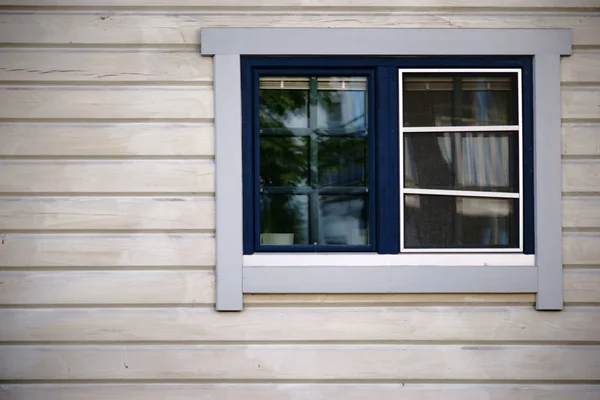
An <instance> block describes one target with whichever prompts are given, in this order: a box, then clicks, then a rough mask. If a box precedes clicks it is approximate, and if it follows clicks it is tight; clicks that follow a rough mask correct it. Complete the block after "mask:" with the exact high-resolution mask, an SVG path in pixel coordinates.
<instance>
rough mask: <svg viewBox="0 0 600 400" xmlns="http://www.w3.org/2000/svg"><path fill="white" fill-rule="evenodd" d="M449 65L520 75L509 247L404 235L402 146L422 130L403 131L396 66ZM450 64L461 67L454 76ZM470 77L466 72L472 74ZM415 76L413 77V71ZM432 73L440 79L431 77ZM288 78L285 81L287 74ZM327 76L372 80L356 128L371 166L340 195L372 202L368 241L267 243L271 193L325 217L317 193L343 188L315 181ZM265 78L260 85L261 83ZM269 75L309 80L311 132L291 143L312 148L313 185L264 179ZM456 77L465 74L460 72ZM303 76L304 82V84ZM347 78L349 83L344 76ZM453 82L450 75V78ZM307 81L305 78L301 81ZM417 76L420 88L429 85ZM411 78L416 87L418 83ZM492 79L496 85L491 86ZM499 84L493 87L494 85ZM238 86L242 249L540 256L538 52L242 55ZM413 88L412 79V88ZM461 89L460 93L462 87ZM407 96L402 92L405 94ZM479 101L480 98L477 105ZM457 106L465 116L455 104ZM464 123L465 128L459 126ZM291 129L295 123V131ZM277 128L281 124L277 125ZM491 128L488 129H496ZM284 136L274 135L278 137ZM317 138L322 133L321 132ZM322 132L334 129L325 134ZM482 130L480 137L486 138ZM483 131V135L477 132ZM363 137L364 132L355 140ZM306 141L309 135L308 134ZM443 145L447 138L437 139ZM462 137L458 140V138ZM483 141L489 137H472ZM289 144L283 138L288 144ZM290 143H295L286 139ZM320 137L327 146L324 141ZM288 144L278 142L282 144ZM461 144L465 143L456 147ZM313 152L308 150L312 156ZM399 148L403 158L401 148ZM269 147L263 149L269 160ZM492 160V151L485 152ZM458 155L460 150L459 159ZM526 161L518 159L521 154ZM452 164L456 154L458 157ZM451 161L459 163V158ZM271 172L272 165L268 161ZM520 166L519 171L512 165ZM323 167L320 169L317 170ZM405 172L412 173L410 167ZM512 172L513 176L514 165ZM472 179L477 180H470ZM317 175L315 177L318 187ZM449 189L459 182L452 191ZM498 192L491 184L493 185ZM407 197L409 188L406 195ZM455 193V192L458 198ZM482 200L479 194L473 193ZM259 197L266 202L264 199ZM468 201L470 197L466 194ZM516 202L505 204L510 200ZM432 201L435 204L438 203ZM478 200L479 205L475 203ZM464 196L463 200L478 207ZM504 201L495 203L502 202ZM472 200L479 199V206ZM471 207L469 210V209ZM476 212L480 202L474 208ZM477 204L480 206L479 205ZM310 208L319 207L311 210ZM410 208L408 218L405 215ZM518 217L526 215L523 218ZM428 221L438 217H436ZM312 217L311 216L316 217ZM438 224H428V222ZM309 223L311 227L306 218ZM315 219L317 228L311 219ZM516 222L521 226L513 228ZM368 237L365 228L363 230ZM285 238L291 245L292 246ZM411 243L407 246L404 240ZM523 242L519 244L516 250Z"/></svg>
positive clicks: (308, 167) (453, 82)
mask: <svg viewBox="0 0 600 400" xmlns="http://www.w3.org/2000/svg"><path fill="white" fill-rule="evenodd" d="M432 69H435V70H444V71H445V72H444V73H446V74H447V76H460V74H461V73H463V74H464V70H483V69H486V70H487V69H489V70H494V71H500V70H507V71H509V70H510V71H514V70H518V71H520V91H519V103H520V104H519V107H520V113H519V116H520V118H518V119H519V120H518V125H519V127H520V128H519V129H520V130H521V136H520V137H521V138H522V140H521V141H520V142H518V141H512V142H511V143H510V146H511V147H512V149H513V151H514V152H515V153H517V154H518V155H519V157H517V161H516V162H517V165H516V167H517V168H516V169H517V170H518V171H517V172H516V175H515V176H517V175H518V177H519V179H520V186H519V188H518V190H517V193H518V195H519V199H521V201H520V202H519V201H514V202H513V204H514V205H513V206H512V214H511V215H512V216H511V217H510V218H511V220H512V221H513V223H514V224H516V226H517V228H518V229H517V230H516V234H515V235H513V237H512V239H511V240H512V242H511V243H509V244H506V245H496V246H489V245H486V244H478V245H469V246H460V245H456V246H436V245H427V244H425V245H418V246H413V248H409V247H410V246H406V242H405V241H404V240H405V238H404V236H408V235H407V234H406V232H407V231H406V227H405V229H404V231H403V230H402V229H401V227H402V226H404V223H403V221H404V218H405V217H406V215H408V212H406V213H405V212H404V211H403V210H401V204H404V202H402V201H401V200H402V199H401V197H400V196H401V192H402V184H401V182H405V176H406V175H405V174H403V177H402V179H401V176H400V173H401V171H403V166H404V165H405V164H404V162H406V160H404V159H403V155H404V154H405V152H406V151H407V150H406V149H405V143H400V137H401V136H402V137H405V136H407V135H414V136H418V133H410V132H409V133H406V132H404V130H406V129H403V128H405V127H406V126H407V125H406V124H405V125H404V126H400V122H399V121H400V119H401V117H402V116H401V115H400V112H399V110H400V107H401V101H400V99H401V98H402V96H401V92H400V88H401V87H404V86H403V85H404V83H405V82H400V78H399V73H398V72H399V71H404V72H405V73H406V72H407V71H408V72H410V71H411V70H414V71H415V74H417V75H418V73H419V71H423V70H432ZM452 70H456V71H463V72H459V73H455V74H454V75H452V74H453V72H452ZM467 75H468V73H467ZM415 76H416V75H415ZM431 76H435V74H432V75H431ZM282 77H283V78H282ZM330 77H352V78H361V79H363V80H364V81H365V82H366V89H365V90H364V92H365V93H366V97H367V100H366V101H365V104H364V108H365V112H366V118H365V122H366V129H365V130H364V132H359V133H355V135H362V136H360V137H364V138H365V142H366V149H367V150H366V160H367V161H366V162H365V165H364V168H365V169H366V170H367V172H366V176H367V177H368V180H367V181H366V182H365V183H364V184H363V185H360V186H357V187H353V188H348V187H345V188H337V190H338V192H337V195H338V196H342V195H345V196H346V197H347V198H350V197H352V196H354V197H357V196H358V195H357V194H356V193H359V192H361V191H362V194H361V196H363V197H364V198H366V201H365V203H366V205H365V206H364V207H363V208H365V209H366V214H367V215H368V218H365V219H367V220H368V222H367V221H362V222H363V225H360V227H361V228H362V229H364V230H366V237H367V238H368V239H366V240H363V241H362V242H361V243H358V244H357V243H353V244H352V243H351V244H347V243H336V242H335V240H333V241H332V240H329V241H325V243H322V242H320V241H317V240H313V239H314V238H315V237H319V238H320V237H321V236H320V234H319V233H318V232H317V230H315V229H312V228H306V232H307V233H306V234H305V235H304V236H303V240H302V242H301V243H297V242H295V243H294V244H291V243H289V242H283V243H284V244H277V245H274V244H269V243H268V242H266V243H265V242H264V241H262V240H261V238H262V237H263V236H262V232H263V231H264V229H263V228H264V226H262V227H261V225H267V222H268V221H266V220H265V219H264V218H263V219H262V220H261V215H264V214H266V213H263V214H261V201H262V204H263V207H265V206H264V204H265V202H266V200H265V199H268V198H269V196H271V197H273V196H275V195H272V194H273V193H286V195H287V196H295V197H297V198H300V197H302V196H304V197H306V198H307V199H305V200H302V201H300V200H298V201H297V202H296V203H297V204H303V207H304V206H306V209H307V210H308V211H307V212H306V213H305V214H306V218H305V219H307V220H310V219H311V218H313V219H314V218H318V215H317V214H319V215H320V213H318V212H317V211H315V210H317V209H318V208H319V207H320V206H321V205H320V204H321V203H319V201H320V200H319V199H321V198H322V197H325V196H326V195H327V194H334V193H336V192H335V190H336V188H331V187H323V186H320V185H319V184H318V183H319V182H318V181H319V178H318V176H319V175H318V171H317V169H318V167H317V165H318V164H319V161H318V156H315V154H318V149H316V146H317V145H316V144H313V143H314V142H317V136H316V134H315V133H314V132H315V129H314V128H315V127H316V125H315V124H317V122H315V121H314V120H312V119H311V118H314V117H315V115H317V111H318V110H317V109H316V108H315V106H314V105H315V102H316V101H317V100H315V99H317V98H318V96H319V93H318V90H319V89H318V88H319V86H318V85H319V82H320V80H324V79H326V78H330ZM261 79H262V81H261ZM269 79H271V80H277V79H280V80H281V85H282V86H281V87H283V85H284V83H283V81H284V79H289V80H290V82H292V81H294V80H295V81H297V82H295V83H294V82H292V83H294V84H296V85H300V86H302V85H306V86H302V88H303V89H302V90H304V91H305V93H306V97H307V98H308V99H307V106H306V107H307V113H306V114H307V115H308V117H307V118H306V120H307V121H308V122H306V123H307V124H308V125H306V126H304V128H308V129H306V130H304V131H302V132H296V133H294V135H293V136H294V139H290V140H303V141H304V142H303V143H304V145H305V146H306V149H307V150H302V151H303V152H304V153H302V154H301V155H302V157H305V158H307V159H308V161H306V160H305V161H302V163H305V164H306V165H304V166H303V167H302V168H303V170H304V171H308V172H307V174H309V175H310V176H311V178H310V179H309V180H310V184H306V182H304V183H302V184H301V185H297V187H294V188H290V187H286V186H285V185H283V186H278V187H274V186H268V185H265V184H264V182H261V143H267V142H268V141H269V140H271V139H269V138H270V136H268V134H267V133H265V131H266V129H261V128H263V127H262V126H261V122H260V121H261V114H260V107H261V104H262V103H261V90H262V89H261V82H267V81H269ZM458 79H459V80H460V79H462V78H458ZM300 80H302V83H298V82H299V81H300ZM342 80H343V79H342ZM446 80H448V79H445V81H446ZM304 82H305V83H304ZM456 82H458V80H457V79H454V80H451V81H450V83H449V84H451V85H454V86H453V87H454V89H456V88H457V86H456ZM422 83H423V82H417V83H416V84H422ZM411 84H413V83H411ZM487 84H488V85H490V83H489V82H488V83H487ZM492 84H493V83H492ZM241 85H242V88H241V89H242V90H241V93H242V145H243V166H244V168H243V199H244V202H243V227H244V229H243V249H244V254H253V253H255V252H294V251H299V252H342V251H343V252H371V253H372V252H376V253H379V254H398V253H400V252H401V249H402V251H411V250H422V251H435V250H439V251H443V252H449V253H451V252H455V251H461V247H464V248H465V249H463V250H465V251H466V250H468V249H473V248H479V250H481V251H486V250H490V251H496V250H502V249H504V250H507V251H514V252H518V253H524V254H533V253H534V233H533V229H534V209H533V208H534V198H533V193H534V187H533V179H534V171H533V110H532V104H533V98H532V97H533V76H532V58H531V57H493V58H490V57H258V56H243V57H242V59H241ZM286 85H287V83H286ZM407 85H408V84H407ZM454 93H457V91H456V90H455V91H454ZM403 96H404V94H403ZM476 100H477V99H475V100H473V101H476ZM454 112H455V113H454V114H453V115H454V116H455V117H456V112H458V113H460V110H458V109H457V108H456V107H455V110H454ZM459 125H460V124H459ZM288 130H289V129H288ZM273 132H275V130H274V131H273ZM494 133H498V132H493V133H485V135H493V134H494ZM272 134H273V135H276V134H278V133H277V132H275V133H272ZM318 135H321V136H322V135H323V134H322V133H320V134H318ZM324 135H327V133H325V134H324ZM482 135H483V134H482ZM480 136H481V135H480ZM355 137H358V136H355ZM303 138H306V140H305V139H303ZM406 140H408V139H406ZM437 140H438V141H440V140H442V141H443V140H444V138H442V137H441V136H440V138H438V139H437ZM459 140H461V139H459ZM473 140H480V141H481V140H484V139H481V138H479V139H477V138H475V139H473ZM284 143H285V142H284ZM287 143H291V142H290V141H288V142H287ZM319 143H320V142H319ZM280 147H281V146H280ZM450 148H451V151H450V150H449V153H448V155H447V157H450V155H449V154H450V153H451V152H454V151H456V149H455V147H453V146H449V147H448V149H450ZM459 148H460V146H459ZM305 153H306V154H305ZM401 153H402V154H401ZM265 156H266V153H265V154H263V155H262V158H263V160H264V159H265V158H266V157H265ZM487 156H488V157H489V155H487ZM452 157H453V156H452ZM519 158H520V160H518V159H519ZM453 160H454V159H453ZM452 162H453V163H454V161H452ZM262 165H263V167H264V168H267V167H266V166H265V164H262ZM513 170H514V168H513ZM315 171H317V172H315ZM404 172H405V173H406V171H404ZM511 173H515V171H512V172H511ZM471 180H472V179H471ZM314 181H317V183H315V182H314ZM451 189H452V188H451ZM494 190H496V189H493V190H492V191H494ZM404 195H405V196H406V195H407V194H406V193H404ZM411 196H412V198H413V199H414V198H417V199H418V198H421V201H423V200H422V199H424V198H427V197H429V198H430V199H433V198H436V197H435V195H434V196H426V195H422V194H415V195H411ZM454 196H455V197H456V194H454ZM473 197H474V198H476V199H480V198H481V197H479V196H477V194H475V195H474V196H473ZM261 199H262V200H261ZM464 199H468V198H467V197H465V198H464ZM509 202H510V201H508V200H507V203H509ZM434 203H435V202H434ZM471 203H472V202H471ZM471 203H468V202H466V204H471ZM497 203H498V202H497ZM474 204H477V203H476V202H475V203H474ZM463 207H467V206H463ZM468 207H470V208H473V206H472V205H471V206H468ZM475 208H476V207H475ZM311 210H312V211H311ZM405 214H406V215H405ZM519 218H521V220H519ZM429 219H431V218H429ZM313 222H314V221H313ZM430 222H431V221H430ZM303 224H304V225H303V226H305V225H306V223H303ZM313 225H314V224H313ZM513 226H514V225H513ZM361 233H362V231H361ZM285 243H289V245H288V244H285ZM403 243H404V246H402V244H403ZM515 243H519V246H515Z"/></svg>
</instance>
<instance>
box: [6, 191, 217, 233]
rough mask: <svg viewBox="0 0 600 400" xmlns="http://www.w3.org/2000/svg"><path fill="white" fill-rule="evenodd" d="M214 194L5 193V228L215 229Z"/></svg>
mask: <svg viewBox="0 0 600 400" xmlns="http://www.w3.org/2000/svg"><path fill="white" fill-rule="evenodd" d="M214 228H215V211H214V199H213V198H211V197H153V198H147V197H142V198H127V197H113V198H110V197H105V198H97V197H78V198H68V197H59V198H39V197H25V198H18V197H17V198H13V197H10V198H0V230H11V229H12V230H57V231H61V230H103V229H104V230H111V231H118V230H140V231H143V230H214Z"/></svg>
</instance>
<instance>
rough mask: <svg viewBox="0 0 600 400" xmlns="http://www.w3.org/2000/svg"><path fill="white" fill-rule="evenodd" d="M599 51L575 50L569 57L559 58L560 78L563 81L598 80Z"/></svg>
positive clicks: (599, 72)
mask: <svg viewBox="0 0 600 400" xmlns="http://www.w3.org/2000/svg"><path fill="white" fill-rule="evenodd" d="M598 65H600V51H597V50H575V51H574V52H573V54H571V56H569V57H563V58H562V59H561V63H560V68H561V80H562V81H563V82H599V81H600V68H598Z"/></svg>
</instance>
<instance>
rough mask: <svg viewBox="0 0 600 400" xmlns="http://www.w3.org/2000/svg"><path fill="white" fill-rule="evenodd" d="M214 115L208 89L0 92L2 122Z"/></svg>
mask: <svg viewBox="0 0 600 400" xmlns="http://www.w3.org/2000/svg"><path fill="white" fill-rule="evenodd" d="M0 30H1V28H0ZM0 35H1V34H0ZM213 112H214V111H213V91H212V90H211V89H210V88H204V87H197V88H187V87H186V88H183V87H180V88H173V87H153V88H140V87H129V88H122V87H121V88H120V87H114V86H113V87H106V86H105V87H86V88H82V87H67V86H65V87H60V88H57V87H45V88H37V87H31V86H20V87H13V86H4V87H2V88H0V118H7V119H30V120H32V122H35V120H37V119H57V118H69V119H93V120H96V119H111V120H115V119H117V120H118V119H156V118H163V119H211V118H212V117H213Z"/></svg>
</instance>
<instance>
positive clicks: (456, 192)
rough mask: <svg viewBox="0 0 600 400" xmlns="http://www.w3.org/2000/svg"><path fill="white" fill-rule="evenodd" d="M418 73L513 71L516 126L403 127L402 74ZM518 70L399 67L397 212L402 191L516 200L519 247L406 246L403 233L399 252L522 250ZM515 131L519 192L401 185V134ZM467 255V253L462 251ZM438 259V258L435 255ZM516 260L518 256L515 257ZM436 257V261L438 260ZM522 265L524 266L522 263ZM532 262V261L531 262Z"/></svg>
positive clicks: (520, 109)
mask: <svg viewBox="0 0 600 400" xmlns="http://www.w3.org/2000/svg"><path fill="white" fill-rule="evenodd" d="M419 73H441V74H443V73H448V74H452V73H470V74H471V73H473V74H476V73H482V74H483V73H485V74H496V73H515V74H517V91H518V93H517V96H518V99H517V102H518V110H517V117H518V121H519V124H518V125H496V126H492V125H487V126H442V127H437V126H434V127H431V126H427V127H405V126H404V123H403V117H404V109H403V105H404V98H403V92H404V91H403V90H402V89H403V86H402V85H403V76H404V74H419ZM522 79H523V77H522V73H521V70H520V69H517V68H504V69H498V68H472V69H464V68H410V69H405V68H400V69H398V84H399V85H400V88H399V90H398V108H399V110H398V116H399V121H398V133H399V134H400V140H399V144H400V148H399V150H398V151H399V159H400V174H399V176H400V183H399V185H400V215H403V214H404V195H405V194H416V195H448V196H456V197H479V198H481V197H486V198H493V199H501V198H504V199H519V247H518V248H455V249H453V248H439V249H436V248H427V249H422V248H421V249H418V248H407V247H405V246H404V237H405V235H404V234H401V235H400V252H401V253H403V254H406V253H471V254H469V255H468V256H470V257H472V258H475V259H477V258H479V259H481V260H482V263H485V262H486V260H488V264H487V265H489V262H490V261H489V259H490V258H492V257H494V256H492V255H491V254H490V255H487V256H485V257H481V256H478V255H477V254H475V253H522V252H523V236H524V230H523V214H524V211H523V151H522V149H523V81H522ZM500 131H504V132H516V134H517V140H518V143H519V147H518V148H519V149H520V151H519V154H518V157H519V159H518V163H519V182H518V186H519V191H518V192H517V193H512V192H510V193H502V192H493V193H492V192H486V191H467V190H441V189H417V188H415V189H413V188H405V187H404V133H411V132H417V133H434V132H500ZM404 222H405V221H404V218H400V232H401V233H403V232H404ZM465 256H467V254H465ZM438 258H439V257H438ZM515 259H518V257H515ZM441 261H442V260H441V259H440V260H439V261H438V262H441ZM523 265H527V264H526V263H523ZM532 265H533V264H532Z"/></svg>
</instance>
